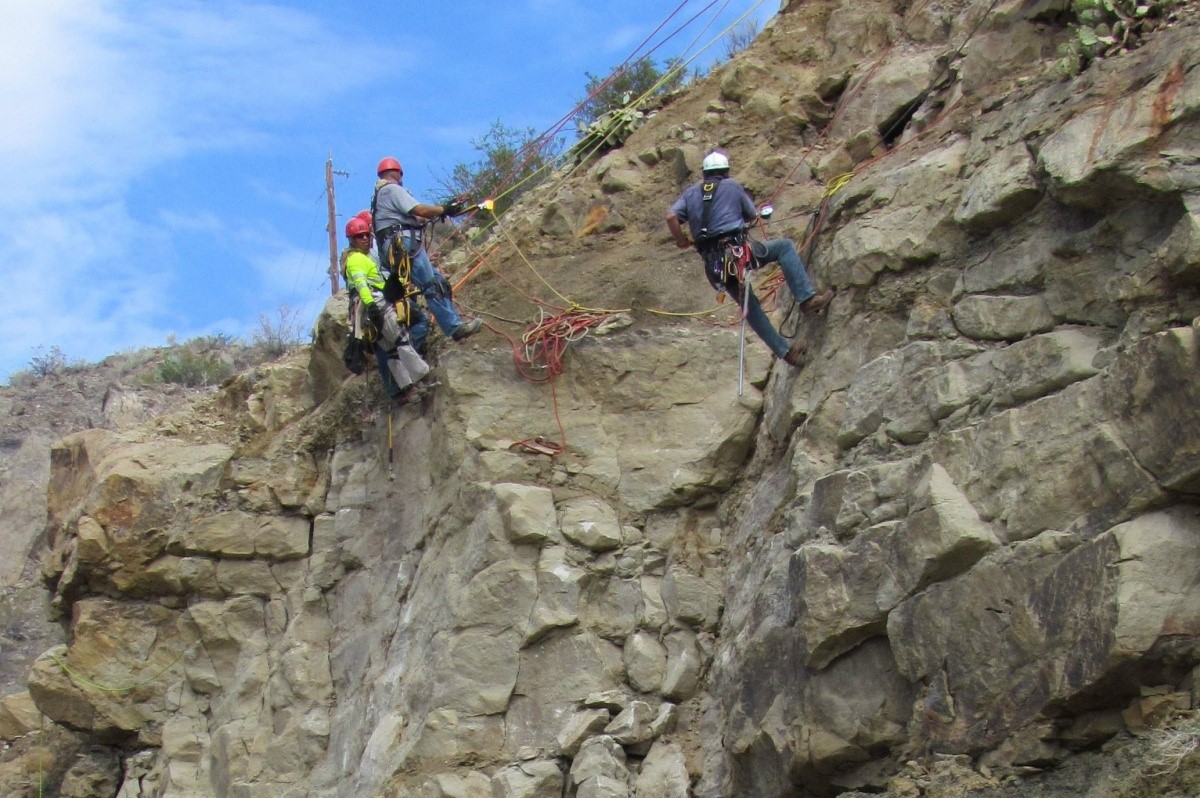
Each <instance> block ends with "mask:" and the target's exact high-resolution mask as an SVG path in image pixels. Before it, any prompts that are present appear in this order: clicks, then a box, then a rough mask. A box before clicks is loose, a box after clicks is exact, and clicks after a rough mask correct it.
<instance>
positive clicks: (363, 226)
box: [346, 216, 371, 238]
mask: <svg viewBox="0 0 1200 798" xmlns="http://www.w3.org/2000/svg"><path fill="white" fill-rule="evenodd" d="M369 232H371V223H370V222H368V221H367V220H366V219H360V218H359V217H357V216H355V217H353V218H352V219H351V220H350V221H348V222H346V238H354V236H360V235H362V234H363V233H369Z"/></svg>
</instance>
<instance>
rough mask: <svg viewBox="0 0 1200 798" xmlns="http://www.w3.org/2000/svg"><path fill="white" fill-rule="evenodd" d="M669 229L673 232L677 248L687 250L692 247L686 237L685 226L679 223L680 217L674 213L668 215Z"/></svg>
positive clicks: (672, 235) (672, 236)
mask: <svg viewBox="0 0 1200 798" xmlns="http://www.w3.org/2000/svg"><path fill="white" fill-rule="evenodd" d="M667 229H668V230H670V231H671V238H674V239H675V246H677V247H679V248H680V249H687V248H688V247H690V246H691V245H692V242H690V241H688V239H687V236H686V235H684V232H683V225H682V224H680V223H679V217H678V216H676V215H675V214H674V213H668V214H667Z"/></svg>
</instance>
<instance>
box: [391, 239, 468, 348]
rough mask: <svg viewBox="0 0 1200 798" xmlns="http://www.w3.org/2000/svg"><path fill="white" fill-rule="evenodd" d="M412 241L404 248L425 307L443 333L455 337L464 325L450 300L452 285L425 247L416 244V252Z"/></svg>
mask: <svg viewBox="0 0 1200 798" xmlns="http://www.w3.org/2000/svg"><path fill="white" fill-rule="evenodd" d="M413 243H414V242H412V240H411V239H408V238H406V239H405V242H404V248H405V249H406V250H408V255H409V257H410V258H412V281H413V282H414V283H416V285H417V288H420V289H421V293H422V294H424V295H425V306H426V307H428V308H429V312H430V313H432V314H433V318H434V319H435V320H437V324H438V326H439V327H441V328H442V332H444V333H445V334H446V335H453V334H454V331H455V330H457V329H458V327H459V325H460V324H462V319H461V318H459V316H458V311H457V310H455V309H454V301H453V300H452V299H451V298H450V283H448V282H446V278H445V277H443V276H442V273H441V272H439V271H438V270H437V268H436V267H435V266H434V265H433V261H431V260H430V259H429V253H427V252H426V251H425V247H424V246H423V245H422V244H420V243H416V249H415V251H414V249H413V248H412V247H413ZM427 331H428V322H426V332H427ZM420 338H421V341H422V342H423V341H424V340H425V334H424V333H422V335H421V336H420ZM413 339H414V340H413V345H414V346H416V339H417V334H416V330H415V329H414V331H413ZM416 348H418V349H419V348H420V347H416Z"/></svg>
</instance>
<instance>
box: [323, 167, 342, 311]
mask: <svg viewBox="0 0 1200 798" xmlns="http://www.w3.org/2000/svg"><path fill="white" fill-rule="evenodd" d="M325 196H326V198H327V199H328V201H329V293H330V295H333V294H336V293H337V292H338V273H339V272H340V271H341V270H340V269H339V268H338V251H337V210H336V206H335V204H334V201H333V156H332V155H330V156H329V160H327V161H326V162H325Z"/></svg>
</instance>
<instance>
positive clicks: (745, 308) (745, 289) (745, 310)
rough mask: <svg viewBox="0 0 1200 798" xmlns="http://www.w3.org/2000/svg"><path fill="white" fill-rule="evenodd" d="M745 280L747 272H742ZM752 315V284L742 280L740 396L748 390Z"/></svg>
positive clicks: (739, 361)
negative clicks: (748, 331)
mask: <svg viewBox="0 0 1200 798" xmlns="http://www.w3.org/2000/svg"><path fill="white" fill-rule="evenodd" d="M742 275H743V278H744V277H745V272H742ZM749 315H750V284H749V280H746V279H743V280H742V342H741V345H740V347H739V350H738V394H737V395H738V396H741V395H742V392H743V391H744V390H745V388H746V317H747V316H749Z"/></svg>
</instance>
